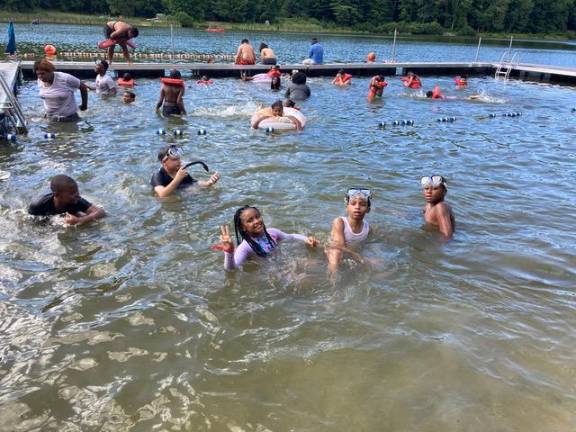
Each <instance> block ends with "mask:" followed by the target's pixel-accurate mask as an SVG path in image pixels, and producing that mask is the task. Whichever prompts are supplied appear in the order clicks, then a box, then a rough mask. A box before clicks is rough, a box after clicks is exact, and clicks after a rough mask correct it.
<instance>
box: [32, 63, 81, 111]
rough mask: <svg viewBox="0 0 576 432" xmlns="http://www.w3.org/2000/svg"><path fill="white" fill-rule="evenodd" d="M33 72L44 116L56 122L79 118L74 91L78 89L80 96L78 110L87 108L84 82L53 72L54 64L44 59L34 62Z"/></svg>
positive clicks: (68, 75)
mask: <svg viewBox="0 0 576 432" xmlns="http://www.w3.org/2000/svg"><path fill="white" fill-rule="evenodd" d="M34 72H35V73H36V76H37V77H38V88H39V90H40V98H42V100H43V102H44V108H45V109H46V118H47V119H48V120H50V121H56V122H74V121H78V120H80V117H79V116H78V113H77V111H78V105H76V98H75V97H74V92H75V91H76V90H80V96H81V98H82V103H81V104H80V110H81V111H85V110H86V109H87V108H88V87H86V84H84V83H82V82H81V81H80V80H79V79H78V78H76V77H74V76H72V75H70V74H67V73H64V72H55V68H54V65H53V64H52V63H50V62H49V61H48V60H46V59H42V60H38V61H36V62H35V63H34Z"/></svg>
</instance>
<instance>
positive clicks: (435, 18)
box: [2, 0, 576, 34]
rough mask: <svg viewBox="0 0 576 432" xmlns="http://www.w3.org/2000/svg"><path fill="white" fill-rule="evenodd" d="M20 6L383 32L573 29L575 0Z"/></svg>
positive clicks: (18, 6)
mask: <svg viewBox="0 0 576 432" xmlns="http://www.w3.org/2000/svg"><path fill="white" fill-rule="evenodd" d="M2 3H4V7H3V9H8V10H15V11H20V12H26V11H38V10H42V9H44V10H46V9H48V10H60V11H65V12H78V13H89V14H98V15H101V14H110V15H123V16H141V17H148V18H150V17H153V16H155V15H156V13H165V14H170V15H173V16H175V17H177V19H178V20H179V21H180V22H181V23H182V24H183V25H194V23H198V22H202V21H206V20H210V21H230V22H241V23H250V22H257V23H263V22H265V21H269V22H270V23H271V24H274V23H276V22H278V21H279V20H282V19H283V18H300V19H307V20H314V21H318V22H319V23H321V24H324V25H337V26H343V27H350V28H352V29H356V30H362V31H372V32H382V33H389V32H390V31H393V29H394V28H395V27H398V28H399V30H400V31H403V32H411V33H428V34H436V33H443V32H446V31H449V32H454V33H459V34H474V33H476V32H496V33H504V32H505V33H563V32H568V31H574V30H576V0H128V1H127V0H3V1H2Z"/></svg>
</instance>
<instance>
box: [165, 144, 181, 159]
mask: <svg viewBox="0 0 576 432" xmlns="http://www.w3.org/2000/svg"><path fill="white" fill-rule="evenodd" d="M181 157H182V150H181V149H180V148H179V147H176V146H170V147H168V151H167V152H166V155H164V157H163V158H162V162H164V161H165V160H166V159H168V158H170V159H180V158H181Z"/></svg>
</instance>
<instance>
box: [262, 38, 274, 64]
mask: <svg viewBox="0 0 576 432" xmlns="http://www.w3.org/2000/svg"><path fill="white" fill-rule="evenodd" d="M277 61H278V59H277V58H276V54H274V51H272V49H271V48H270V47H269V46H268V44H266V43H264V42H262V43H261V44H260V62H261V63H262V64H265V65H275V64H276V63H277Z"/></svg>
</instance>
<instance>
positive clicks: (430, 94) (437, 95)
mask: <svg viewBox="0 0 576 432" xmlns="http://www.w3.org/2000/svg"><path fill="white" fill-rule="evenodd" d="M426 97H427V98H429V99H446V96H444V93H442V92H441V91H440V86H438V85H436V86H435V87H434V89H433V90H429V91H427V92H426Z"/></svg>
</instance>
